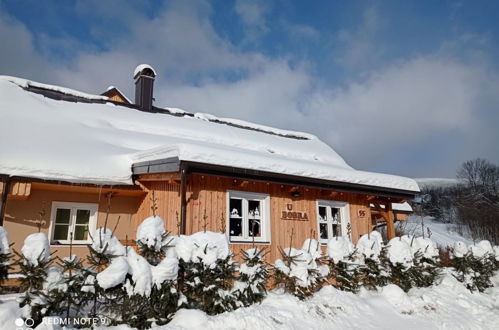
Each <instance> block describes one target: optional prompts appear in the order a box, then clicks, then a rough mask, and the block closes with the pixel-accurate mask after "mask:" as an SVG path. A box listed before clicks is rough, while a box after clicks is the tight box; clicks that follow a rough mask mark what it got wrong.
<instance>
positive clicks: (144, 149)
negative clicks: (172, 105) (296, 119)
mask: <svg viewBox="0 0 499 330" xmlns="http://www.w3.org/2000/svg"><path fill="white" fill-rule="evenodd" d="M27 84H29V85H32V86H33V84H34V83H33V82H29V81H26V80H23V79H19V78H13V77H6V76H0V116H1V118H2V120H1V121H0V141H9V143H0V146H1V148H0V173H3V174H10V175H21V176H28V177H39V178H44V179H58V180H67V181H74V182H92V183H100V184H106V183H115V184H116V183H126V184H130V183H131V182H132V181H131V165H132V164H133V163H136V162H141V161H149V160H157V159H162V158H166V157H178V158H179V159H180V160H182V161H195V162H201V163H207V164H215V165H221V166H233V167H239V168H246V169H253V170H259V171H267V172H272V173H283V174H288V175H295V176H302V177H310V178H316V179H323V180H331V181H340V182H349V183H355V184H363V185H371V186H378V187H387V188H393V189H402V190H410V191H419V188H418V185H417V184H416V182H415V181H414V180H412V179H409V178H404V177H399V176H395V175H387V174H380V173H371V172H364V171H357V170H355V169H353V168H352V167H350V166H349V165H348V164H347V163H346V162H345V160H344V159H343V158H342V157H341V156H339V155H338V154H337V153H336V152H335V151H334V150H333V149H332V148H331V147H330V146H328V145H327V144H325V143H323V142H322V141H320V140H319V139H318V138H317V137H315V136H313V135H310V134H304V133H300V132H291V131H284V130H280V129H274V128H271V127H266V126H262V125H256V124H252V123H247V122H243V121H240V120H235V119H227V118H216V117H214V116H210V115H206V114H196V116H193V115H192V114H187V113H184V112H182V111H181V110H178V109H170V110H172V111H173V112H174V113H175V115H168V114H162V113H147V112H142V111H137V110H135V109H131V108H128V107H124V106H118V105H115V104H113V103H106V104H97V103H75V102H66V101H58V100H53V99H50V98H46V97H44V96H43V95H40V94H35V93H31V92H28V91H26V90H23V89H22V88H20V87H26V86H27ZM37 86H44V85H41V84H38V85H37ZM45 87H46V88H50V89H55V90H59V89H61V91H63V92H65V93H74V94H78V92H77V91H71V90H67V89H62V88H57V87H54V86H45ZM87 97H89V98H90V97H92V96H88V95H87ZM99 98H102V97H100V96H99ZM18 123H23V129H22V130H20V129H19V125H18ZM61 136H64V139H61V138H60V137H61Z"/></svg>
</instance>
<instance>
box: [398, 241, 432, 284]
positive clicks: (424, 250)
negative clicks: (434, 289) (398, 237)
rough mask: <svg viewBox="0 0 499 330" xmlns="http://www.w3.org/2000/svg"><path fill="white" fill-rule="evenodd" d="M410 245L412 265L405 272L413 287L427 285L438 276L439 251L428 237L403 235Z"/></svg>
mask: <svg viewBox="0 0 499 330" xmlns="http://www.w3.org/2000/svg"><path fill="white" fill-rule="evenodd" d="M402 239H403V240H404V239H405V240H406V242H408V244H409V245H410V247H411V252H412V255H413V266H412V267H411V268H410V269H409V270H408V272H407V273H406V274H407V275H409V277H410V279H411V281H412V283H411V286H414V287H419V288H421V287H428V286H432V285H433V284H435V282H436V281H437V279H438V278H439V276H440V268H439V262H440V260H439V251H438V248H437V244H436V243H435V242H433V241H432V240H431V239H429V238H423V237H412V236H403V237H402Z"/></svg>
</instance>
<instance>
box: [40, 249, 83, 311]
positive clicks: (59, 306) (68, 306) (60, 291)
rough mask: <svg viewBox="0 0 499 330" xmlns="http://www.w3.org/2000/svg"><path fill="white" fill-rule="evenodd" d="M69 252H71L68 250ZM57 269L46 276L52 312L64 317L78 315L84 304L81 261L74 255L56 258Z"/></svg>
mask: <svg viewBox="0 0 499 330" xmlns="http://www.w3.org/2000/svg"><path fill="white" fill-rule="evenodd" d="M70 253H71V252H70ZM58 265H59V267H58V268H57V269H55V268H53V269H52V272H50V273H49V275H48V277H47V282H48V284H47V285H46V286H47V294H48V296H49V302H50V305H51V309H52V310H53V312H54V313H56V314H59V315H65V316H66V317H71V316H79V315H80V310H81V308H82V307H83V305H84V297H85V295H84V294H82V292H81V289H82V286H83V282H84V280H85V276H84V273H83V264H82V261H81V260H80V259H79V258H78V256H76V255H71V256H70V257H65V258H58Z"/></svg>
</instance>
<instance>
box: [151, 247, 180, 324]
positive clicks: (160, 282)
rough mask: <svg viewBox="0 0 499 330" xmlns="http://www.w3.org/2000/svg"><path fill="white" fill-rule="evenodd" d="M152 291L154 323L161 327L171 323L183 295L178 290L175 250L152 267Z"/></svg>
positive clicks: (167, 253) (169, 250)
mask: <svg viewBox="0 0 499 330" xmlns="http://www.w3.org/2000/svg"><path fill="white" fill-rule="evenodd" d="M151 272H152V289H151V295H150V296H149V300H148V301H149V306H150V309H151V311H152V313H153V318H154V323H155V324H158V325H161V324H165V323H167V322H169V321H170V320H171V318H172V317H173V315H174V314H175V312H176V311H177V310H178V305H179V301H180V298H181V293H180V292H179V291H178V290H177V277H178V273H179V261H178V257H177V254H176V252H175V250H174V249H168V250H167V252H166V255H165V257H164V258H163V260H161V261H160V263H159V264H157V265H156V266H151Z"/></svg>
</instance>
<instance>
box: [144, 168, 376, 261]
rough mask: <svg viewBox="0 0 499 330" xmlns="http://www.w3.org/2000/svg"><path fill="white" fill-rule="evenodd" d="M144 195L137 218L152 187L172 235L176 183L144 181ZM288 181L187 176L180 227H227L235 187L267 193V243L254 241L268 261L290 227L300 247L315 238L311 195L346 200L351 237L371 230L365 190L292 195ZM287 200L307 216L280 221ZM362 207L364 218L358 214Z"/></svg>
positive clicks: (147, 206) (236, 248) (147, 210)
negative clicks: (229, 198)
mask: <svg viewBox="0 0 499 330" xmlns="http://www.w3.org/2000/svg"><path fill="white" fill-rule="evenodd" d="M142 184H143V186H144V187H145V188H146V189H148V196H147V197H146V198H144V200H143V202H142V204H141V206H140V207H139V211H138V214H137V218H136V219H137V220H138V223H137V225H138V224H139V223H140V221H142V220H143V219H145V218H146V217H148V216H150V215H152V212H151V199H150V198H151V196H152V191H153V190H154V192H155V196H156V198H157V207H158V210H157V214H158V215H159V216H161V217H162V218H163V219H165V221H166V227H167V230H168V231H170V232H172V233H174V234H177V233H178V227H177V221H178V217H179V214H180V185H179V184H176V183H169V182H167V181H144V182H142ZM291 188H292V186H289V185H280V184H271V183H266V182H253V181H242V180H233V179H230V178H223V177H217V176H209V175H199V174H192V175H189V179H188V185H187V218H186V219H187V224H186V232H187V233H188V234H192V233H195V232H198V231H202V230H204V228H206V230H209V231H222V230H223V229H224V228H226V226H227V214H226V213H227V191H228V190H237V191H246V192H257V193H264V194H268V195H270V216H271V220H270V221H271V244H270V245H269V244H255V246H257V247H260V248H263V247H266V248H267V251H268V252H269V254H268V256H267V260H268V261H274V260H275V259H276V258H279V257H280V254H279V249H278V248H279V247H282V248H286V247H289V246H290V240H291V232H292V231H293V238H292V247H295V248H300V247H301V246H302V244H303V241H304V240H305V239H307V238H309V237H314V238H316V239H317V237H318V233H317V231H318V228H317V200H334V201H340V202H347V203H349V211H350V223H351V231H352V238H353V241H354V242H356V241H357V239H358V238H359V237H360V236H361V235H363V234H366V233H368V232H369V231H370V230H371V221H370V218H371V214H370V209H369V202H368V200H367V195H360V194H353V193H340V192H330V191H323V190H320V189H311V188H300V197H296V198H295V197H292V196H291V193H290V190H291ZM287 204H292V205H293V210H294V211H299V212H306V213H307V215H308V219H309V220H308V221H299V220H283V219H281V213H282V211H284V210H286V205H287ZM359 210H363V211H364V212H365V217H362V218H361V217H359V216H358V211H359ZM252 246H253V245H252V244H231V248H232V251H233V252H234V253H235V254H239V252H240V250H241V249H249V248H251V247H252Z"/></svg>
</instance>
